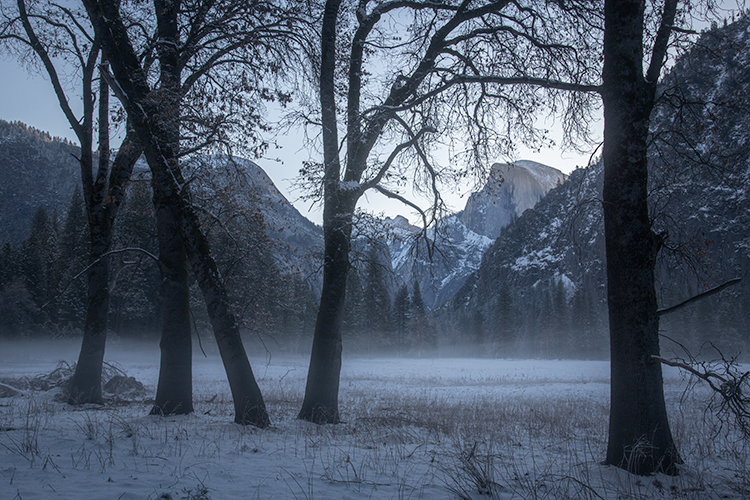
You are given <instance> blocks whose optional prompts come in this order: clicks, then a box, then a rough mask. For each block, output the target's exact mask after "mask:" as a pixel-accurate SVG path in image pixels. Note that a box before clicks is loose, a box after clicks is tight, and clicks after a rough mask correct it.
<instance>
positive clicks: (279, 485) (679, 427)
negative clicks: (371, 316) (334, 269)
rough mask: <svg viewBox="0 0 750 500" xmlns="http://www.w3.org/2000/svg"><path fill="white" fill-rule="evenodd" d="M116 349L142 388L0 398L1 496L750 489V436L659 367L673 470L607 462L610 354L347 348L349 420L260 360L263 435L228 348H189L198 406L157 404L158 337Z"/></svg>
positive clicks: (273, 362)
mask: <svg viewBox="0 0 750 500" xmlns="http://www.w3.org/2000/svg"><path fill="white" fill-rule="evenodd" d="M0 347H2V349H0V352H2V353H3V354H0V361H2V364H1V365H0V379H2V381H5V382H6V383H9V382H11V384H9V385H12V383H15V384H16V385H20V384H21V383H22V380H21V377H24V376H27V377H33V376H34V375H36V374H39V373H49V372H51V371H52V370H53V369H54V368H55V367H56V360H57V359H58V358H57V357H56V356H59V357H60V358H59V359H63V358H64V359H66V360H68V361H71V360H73V359H75V348H76V346H75V345H73V344H71V345H67V344H63V343H60V344H56V346H55V347H54V350H53V352H54V356H52V357H50V356H48V355H45V354H44V352H42V350H40V349H39V348H38V346H36V345H16V344H13V345H10V344H7V345H4V346H0ZM107 357H108V359H109V360H110V361H111V362H112V363H113V364H114V365H115V366H117V367H119V368H121V369H122V370H124V371H125V372H127V374H128V375H131V376H135V377H136V378H137V379H138V380H139V381H141V382H143V383H144V384H145V386H146V391H147V394H146V396H141V397H136V398H133V397H130V398H119V399H114V400H113V401H112V402H110V403H109V404H107V405H105V406H102V407H98V406H89V407H84V408H73V407H70V406H68V405H65V404H63V403H60V402H57V401H56V400H55V397H54V396H55V390H51V391H42V390H34V389H33V388H31V389H27V390H25V392H24V393H23V394H21V395H17V396H15V397H6V398H0V499H3V500H5V499H8V500H11V499H23V500H31V499H55V498H66V499H74V500H86V499H113V500H126V499H142V500H146V499H148V500H156V499H162V500H168V499H172V500H178V499H185V500H206V499H213V500H219V499H230V498H231V499H298V500H302V499H305V500H313V499H321V500H322V499H339V498H341V499H371V498H372V499H381V498H382V499H390V498H394V499H452V498H462V499H473V500H476V499H511V498H519V499H527V498H533V499H568V498H569V499H579V498H582V499H641V498H644V499H645V498H679V499H708V498H750V459H749V456H750V455H749V453H748V452H749V451H750V450H749V449H748V443H747V442H746V441H743V440H742V439H741V438H740V437H739V436H738V435H737V434H736V433H735V432H734V431H733V430H732V429H727V427H726V426H723V427H721V426H720V425H719V423H718V422H717V421H716V420H715V419H714V417H713V416H712V415H711V414H709V413H706V412H705V410H704V409H705V407H706V402H707V398H708V397H709V396H710V394H709V393H708V392H707V391H704V390H700V389H698V390H695V389H693V390H691V391H689V392H685V386H686V380H685V379H684V378H683V377H682V376H681V375H680V374H679V372H678V371H677V370H671V369H670V370H668V371H666V372H665V379H666V385H665V388H666V392H667V399H668V406H669V410H670V418H671V424H672V428H673V433H674V435H675V439H676V441H677V443H678V446H679V449H680V451H681V453H682V457H683V459H684V461H685V463H684V465H683V466H682V467H681V474H680V475H679V476H677V477H668V476H663V475H656V476H653V477H637V476H632V475H630V474H627V473H626V472H624V471H622V470H619V469H616V468H613V467H606V466H602V465H600V462H601V460H602V459H603V457H604V453H605V449H606V435H607V419H608V414H607V413H608V410H607V408H608V398H609V387H608V374H609V367H608V364H607V363H605V362H593V361H547V360H488V359H408V358H388V359H350V358H346V357H345V359H344V370H343V373H342V377H341V408H342V412H343V419H344V420H345V423H344V424H340V425H335V426H334V425H327V426H318V425H314V424H310V423H307V422H302V421H299V420H297V419H296V415H297V412H298V411H299V408H300V405H301V401H302V395H303V392H304V381H305V377H306V370H307V360H306V359H303V358H280V357H273V358H271V359H270V360H269V359H268V358H264V359H254V360H251V361H252V362H253V367H254V369H255V372H256V376H257V377H258V379H259V384H260V386H261V389H262V390H263V394H264V397H265V400H266V404H267V406H268V409H269V411H270V414H271V418H272V424H273V425H272V427H271V428H269V429H265V430H260V429H256V428H254V427H247V428H245V427H242V426H239V425H237V424H234V423H232V418H233V415H232V405H231V401H230V397H229V388H228V384H227V383H226V380H225V378H224V374H223V372H222V368H221V364H220V362H219V359H218V355H216V354H215V353H212V352H209V357H208V358H207V359H205V358H203V356H202V355H196V357H195V367H194V374H195V377H194V378H195V385H194V393H195V410H196V411H195V413H194V414H192V415H189V416H180V417H166V418H161V417H154V416H147V413H148V410H149V409H150V401H149V397H151V395H153V393H154V391H155V383H156V380H157V374H158V371H157V370H158V349H157V348H156V346H155V345H150V346H149V347H148V350H145V351H143V350H139V349H134V348H130V347H129V346H127V345H120V346H113V347H111V348H110V349H109V352H108V356H107Z"/></svg>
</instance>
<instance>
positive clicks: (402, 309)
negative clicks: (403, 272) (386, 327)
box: [392, 285, 411, 353]
mask: <svg viewBox="0 0 750 500" xmlns="http://www.w3.org/2000/svg"><path fill="white" fill-rule="evenodd" d="M410 307H411V304H410V303H409V289H408V288H407V287H406V285H401V287H400V288H399V289H398V291H397V292H396V297H394V299H393V309H392V322H393V334H394V336H395V340H396V348H397V349H398V351H399V352H400V353H402V352H404V350H406V349H407V348H408V347H409V344H410V343H411V339H410V338H408V334H407V330H408V325H409V316H410V314H409V309H410Z"/></svg>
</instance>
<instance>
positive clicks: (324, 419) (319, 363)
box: [298, 0, 357, 424]
mask: <svg viewBox="0 0 750 500" xmlns="http://www.w3.org/2000/svg"><path fill="white" fill-rule="evenodd" d="M340 4H341V2H340V0H329V1H327V2H326V6H325V12H324V14H323V26H322V28H321V63H320V103H321V118H322V122H323V162H324V169H325V173H324V180H323V182H324V191H325V193H324V197H325V200H324V208H323V237H324V239H325V242H324V244H325V249H324V252H325V253H324V256H323V290H322V292H321V296H320V308H319V309H318V318H317V321H316V322H315V334H314V337H313V346H312V353H311V355H310V368H309V370H308V372H307V385H306V386H305V399H304V401H303V402H302V409H301V410H300V413H299V417H298V418H301V419H304V420H309V421H311V422H315V423H319V424H323V423H338V422H339V421H340V416H339V402H338V398H339V377H340V374H341V350H342V345H341V324H342V321H343V318H344V300H345V298H346V274H347V272H348V270H349V249H350V245H351V243H350V240H351V234H352V227H351V222H352V213H353V211H354V207H355V206H356V203H357V197H356V196H355V195H354V194H353V193H347V192H345V191H343V190H342V189H341V186H340V184H339V176H340V170H341V163H340V160H339V152H338V146H339V144H338V142H339V141H338V134H337V124H336V97H335V69H336V20H337V18H338V11H339V6H340Z"/></svg>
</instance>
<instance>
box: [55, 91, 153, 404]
mask: <svg viewBox="0 0 750 500" xmlns="http://www.w3.org/2000/svg"><path fill="white" fill-rule="evenodd" d="M108 92H109V90H108V88H107V87H106V84H104V83H103V84H102V91H101V92H100V94H101V95H106V94H107V93H108ZM107 113H109V101H108V99H106V98H100V122H101V123H100V139H99V142H100V149H101V150H102V152H101V154H100V158H99V163H100V164H99V171H98V175H97V179H96V182H93V183H92V189H90V190H85V192H86V195H87V197H88V199H87V200H86V214H87V218H88V225H89V262H90V263H92V264H91V267H90V268H89V270H88V271H87V279H88V297H87V304H86V323H85V325H84V328H83V340H82V342H81V351H80V353H79V355H78V363H77V364H76V370H75V373H74V374H73V378H72V379H71V382H70V385H69V386H68V402H69V403H70V404H81V403H101V402H102V365H103V363H104V350H105V347H106V343H107V315H108V313H109V259H108V258H107V257H105V256H104V254H105V253H106V252H107V251H109V248H110V246H111V244H112V228H113V226H114V222H115V217H116V216H117V211H118V209H119V207H120V204H121V203H122V200H123V199H124V197H125V186H126V184H127V183H128V181H129V180H130V175H131V173H132V172H133V166H134V165H135V162H136V160H137V159H138V157H139V156H140V155H141V149H140V145H139V144H138V141H137V139H136V137H135V134H134V133H133V131H132V130H130V129H129V130H128V133H127V134H126V136H125V139H123V142H122V145H121V146H120V150H119V151H118V152H117V155H116V157H115V160H114V162H113V164H112V169H111V171H110V169H109V128H108V123H107V120H106V115H107ZM88 147H89V148H90V147H91V145H90V144H89V145H88ZM81 161H88V162H89V163H88V167H86V166H83V165H82V168H88V170H89V172H90V171H91V170H92V163H93V158H92V157H91V155H88V156H87V155H83V154H81ZM107 174H109V175H107ZM107 178H109V182H107ZM84 182H85V181H84Z"/></svg>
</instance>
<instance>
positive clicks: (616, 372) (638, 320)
mask: <svg viewBox="0 0 750 500" xmlns="http://www.w3.org/2000/svg"><path fill="white" fill-rule="evenodd" d="M605 16H606V17H605V18H606V24H605V41H604V72H603V83H604V85H603V92H602V95H603V101H604V125H605V126H604V151H603V160H604V226H605V241H606V251H607V298H608V302H609V327H610V345H611V347H610V349H611V354H610V356H611V407H610V422H609V444H608V448H607V458H606V461H605V463H607V464H611V465H615V466H617V467H622V468H624V469H627V470H628V471H630V472H633V473H636V474H641V475H645V474H651V473H654V472H666V473H675V472H676V468H675V466H676V464H677V463H679V457H678V454H677V451H676V449H675V445H674V442H673V440H672V434H671V431H670V428H669V422H668V420H667V412H666V406H665V403H664V389H663V383H662V372H661V364H660V363H659V362H658V361H655V360H654V359H653V358H652V355H658V354H659V317H658V314H657V302H656V292H655V289H654V266H655V263H656V255H657V253H658V251H659V248H660V246H661V241H660V238H659V237H658V236H657V235H656V234H654V232H653V231H652V229H651V224H650V220H649V214H648V189H647V188H648V168H647V167H648V163H647V156H646V148H647V138H648V126H649V115H650V114H651V110H652V108H653V104H654V95H655V85H656V82H646V81H645V79H644V78H643V74H642V71H643V69H642V60H643V55H642V54H643V42H642V37H643V7H642V3H641V2H640V0H607V3H606V6H605Z"/></svg>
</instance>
